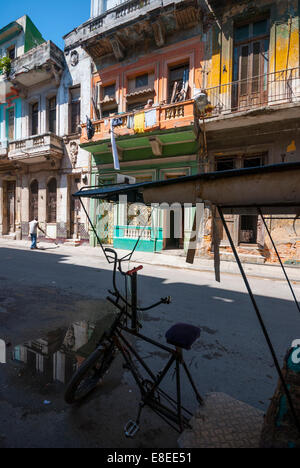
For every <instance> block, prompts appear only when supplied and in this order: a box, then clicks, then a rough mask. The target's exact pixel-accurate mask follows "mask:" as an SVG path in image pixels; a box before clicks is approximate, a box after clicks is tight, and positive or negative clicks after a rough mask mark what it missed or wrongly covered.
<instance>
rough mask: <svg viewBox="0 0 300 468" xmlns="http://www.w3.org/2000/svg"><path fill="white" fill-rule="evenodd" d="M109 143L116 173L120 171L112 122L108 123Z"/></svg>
mask: <svg viewBox="0 0 300 468" xmlns="http://www.w3.org/2000/svg"><path fill="white" fill-rule="evenodd" d="M110 141H111V150H112V154H113V159H114V168H115V170H116V171H119V170H120V163H119V155H118V150H117V145H116V139H115V134H114V127H113V122H112V120H111V121H110Z"/></svg>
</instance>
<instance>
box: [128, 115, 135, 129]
mask: <svg viewBox="0 0 300 468" xmlns="http://www.w3.org/2000/svg"><path fill="white" fill-rule="evenodd" d="M127 128H134V116H133V115H127Z"/></svg>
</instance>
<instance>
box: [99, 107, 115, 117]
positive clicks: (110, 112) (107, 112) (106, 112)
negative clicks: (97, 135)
mask: <svg viewBox="0 0 300 468" xmlns="http://www.w3.org/2000/svg"><path fill="white" fill-rule="evenodd" d="M114 114H118V107H113V108H112V109H108V110H103V111H102V117H103V118H106V117H109V116H110V115H114Z"/></svg>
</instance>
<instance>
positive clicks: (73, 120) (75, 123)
mask: <svg viewBox="0 0 300 468" xmlns="http://www.w3.org/2000/svg"><path fill="white" fill-rule="evenodd" d="M70 114H71V115H70V133H78V131H79V129H78V127H79V125H80V86H77V87H76V88H72V89H70Z"/></svg>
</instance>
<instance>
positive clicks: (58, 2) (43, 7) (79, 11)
mask: <svg viewBox="0 0 300 468" xmlns="http://www.w3.org/2000/svg"><path fill="white" fill-rule="evenodd" d="M90 3H91V2H90V0H50V1H45V0H13V1H10V0H0V9H1V15H0V29H1V28H3V27H4V26H6V25H7V24H9V23H10V22H11V21H14V20H16V19H17V18H20V16H23V15H26V14H27V15H28V16H30V18H31V20H32V21H33V23H34V24H35V25H36V27H37V28H38V29H39V31H40V32H41V34H42V36H43V37H44V39H46V40H49V39H50V40H51V41H53V42H55V44H56V45H58V46H59V47H60V48H61V49H62V48H63V47H64V41H63V40H62V36H64V35H65V34H67V33H68V32H70V31H72V29H74V28H75V27H76V26H79V25H80V24H81V23H84V22H85V21H87V20H88V19H89V16H90Z"/></svg>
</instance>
